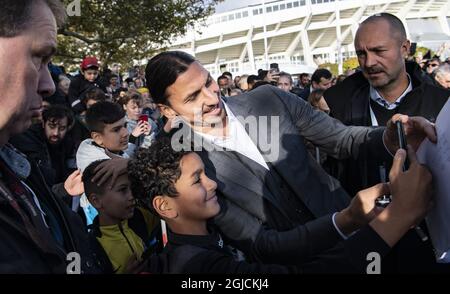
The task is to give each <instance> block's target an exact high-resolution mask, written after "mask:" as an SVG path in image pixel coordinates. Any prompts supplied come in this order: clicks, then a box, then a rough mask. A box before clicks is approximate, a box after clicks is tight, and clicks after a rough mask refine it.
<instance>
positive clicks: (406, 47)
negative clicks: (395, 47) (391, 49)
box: [402, 40, 411, 58]
mask: <svg viewBox="0 0 450 294" xmlns="http://www.w3.org/2000/svg"><path fill="white" fill-rule="evenodd" d="M410 50H411V42H410V41H409V40H406V41H404V42H403V43H402V57H403V58H407V57H408V55H409V51H410Z"/></svg>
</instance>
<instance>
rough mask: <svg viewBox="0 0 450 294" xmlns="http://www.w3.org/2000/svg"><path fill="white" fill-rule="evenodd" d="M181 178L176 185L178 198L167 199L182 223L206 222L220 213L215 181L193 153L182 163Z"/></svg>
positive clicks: (184, 157) (183, 159)
mask: <svg viewBox="0 0 450 294" xmlns="http://www.w3.org/2000/svg"><path fill="white" fill-rule="evenodd" d="M180 167H181V176H180V178H179V179H178V180H177V181H176V183H175V188H176V189H177V192H178V196H177V197H174V198H171V197H167V198H168V201H170V202H171V204H172V207H173V208H174V209H175V210H176V211H177V213H178V217H177V218H178V219H179V220H180V221H186V223H189V221H205V220H207V219H209V218H211V217H214V216H216V215H217V214H218V213H219V211H220V206H219V203H218V202H217V196H216V188H217V184H216V182H215V181H213V180H211V179H210V178H208V177H207V176H206V174H205V170H204V165H203V161H202V160H201V159H200V157H199V156H198V155H197V154H195V153H193V152H191V153H189V154H187V155H185V156H183V158H182V159H181V161H180Z"/></svg>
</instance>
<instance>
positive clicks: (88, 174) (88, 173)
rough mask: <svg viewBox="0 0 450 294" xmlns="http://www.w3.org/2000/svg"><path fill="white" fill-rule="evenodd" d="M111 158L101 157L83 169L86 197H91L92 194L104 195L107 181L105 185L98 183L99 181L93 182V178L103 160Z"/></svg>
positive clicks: (82, 178)
mask: <svg viewBox="0 0 450 294" xmlns="http://www.w3.org/2000/svg"><path fill="white" fill-rule="evenodd" d="M107 160H110V159H101V160H97V161H94V162H92V163H91V164H89V165H88V167H86V169H85V170H84V171H83V176H82V177H81V180H82V181H83V185H84V193H85V194H86V197H88V198H91V197H92V194H96V195H103V194H104V193H105V187H106V183H108V181H106V183H104V184H103V185H100V186H99V185H98V184H97V183H94V182H92V178H93V177H94V176H95V169H96V168H97V167H98V166H99V165H100V164H101V163H103V162H105V161H107Z"/></svg>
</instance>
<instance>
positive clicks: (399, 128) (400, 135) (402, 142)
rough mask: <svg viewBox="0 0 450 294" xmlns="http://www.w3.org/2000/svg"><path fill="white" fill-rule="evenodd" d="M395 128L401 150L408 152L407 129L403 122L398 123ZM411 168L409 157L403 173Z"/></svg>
mask: <svg viewBox="0 0 450 294" xmlns="http://www.w3.org/2000/svg"><path fill="white" fill-rule="evenodd" d="M395 126H396V127H397V136H398V143H399V146H400V148H401V149H403V150H405V151H406V150H407V148H406V146H408V143H407V142H406V136H405V129H403V124H402V122H401V121H399V120H398V121H396V122H395ZM408 168H409V160H408V156H406V159H405V163H404V164H403V171H406V170H407V169H408Z"/></svg>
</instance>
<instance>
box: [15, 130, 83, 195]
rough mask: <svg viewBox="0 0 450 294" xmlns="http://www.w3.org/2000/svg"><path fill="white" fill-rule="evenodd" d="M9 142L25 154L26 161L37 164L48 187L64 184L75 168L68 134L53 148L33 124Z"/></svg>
mask: <svg viewBox="0 0 450 294" xmlns="http://www.w3.org/2000/svg"><path fill="white" fill-rule="evenodd" d="M9 142H10V143H11V144H12V145H13V146H14V147H16V148H17V149H18V150H20V152H22V153H23V154H25V155H26V156H27V159H28V160H32V161H35V162H36V163H37V164H38V166H39V168H40V169H41V171H42V173H43V174H44V178H45V180H46V181H47V184H48V185H50V186H53V185H54V184H57V183H62V182H64V181H65V180H66V179H67V177H68V176H69V175H70V174H71V173H72V172H73V171H74V170H75V168H76V165H75V152H76V149H75V145H74V143H73V141H72V139H71V138H70V136H68V134H67V135H66V137H65V138H64V139H63V140H62V141H61V142H60V143H59V144H58V145H55V146H53V145H50V144H47V139H46V138H45V134H44V129H43V128H42V125H41V124H35V125H32V126H31V127H30V128H29V129H28V130H27V131H26V132H25V133H23V134H20V135H17V136H14V137H13V138H11V139H10V140H9Z"/></svg>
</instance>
